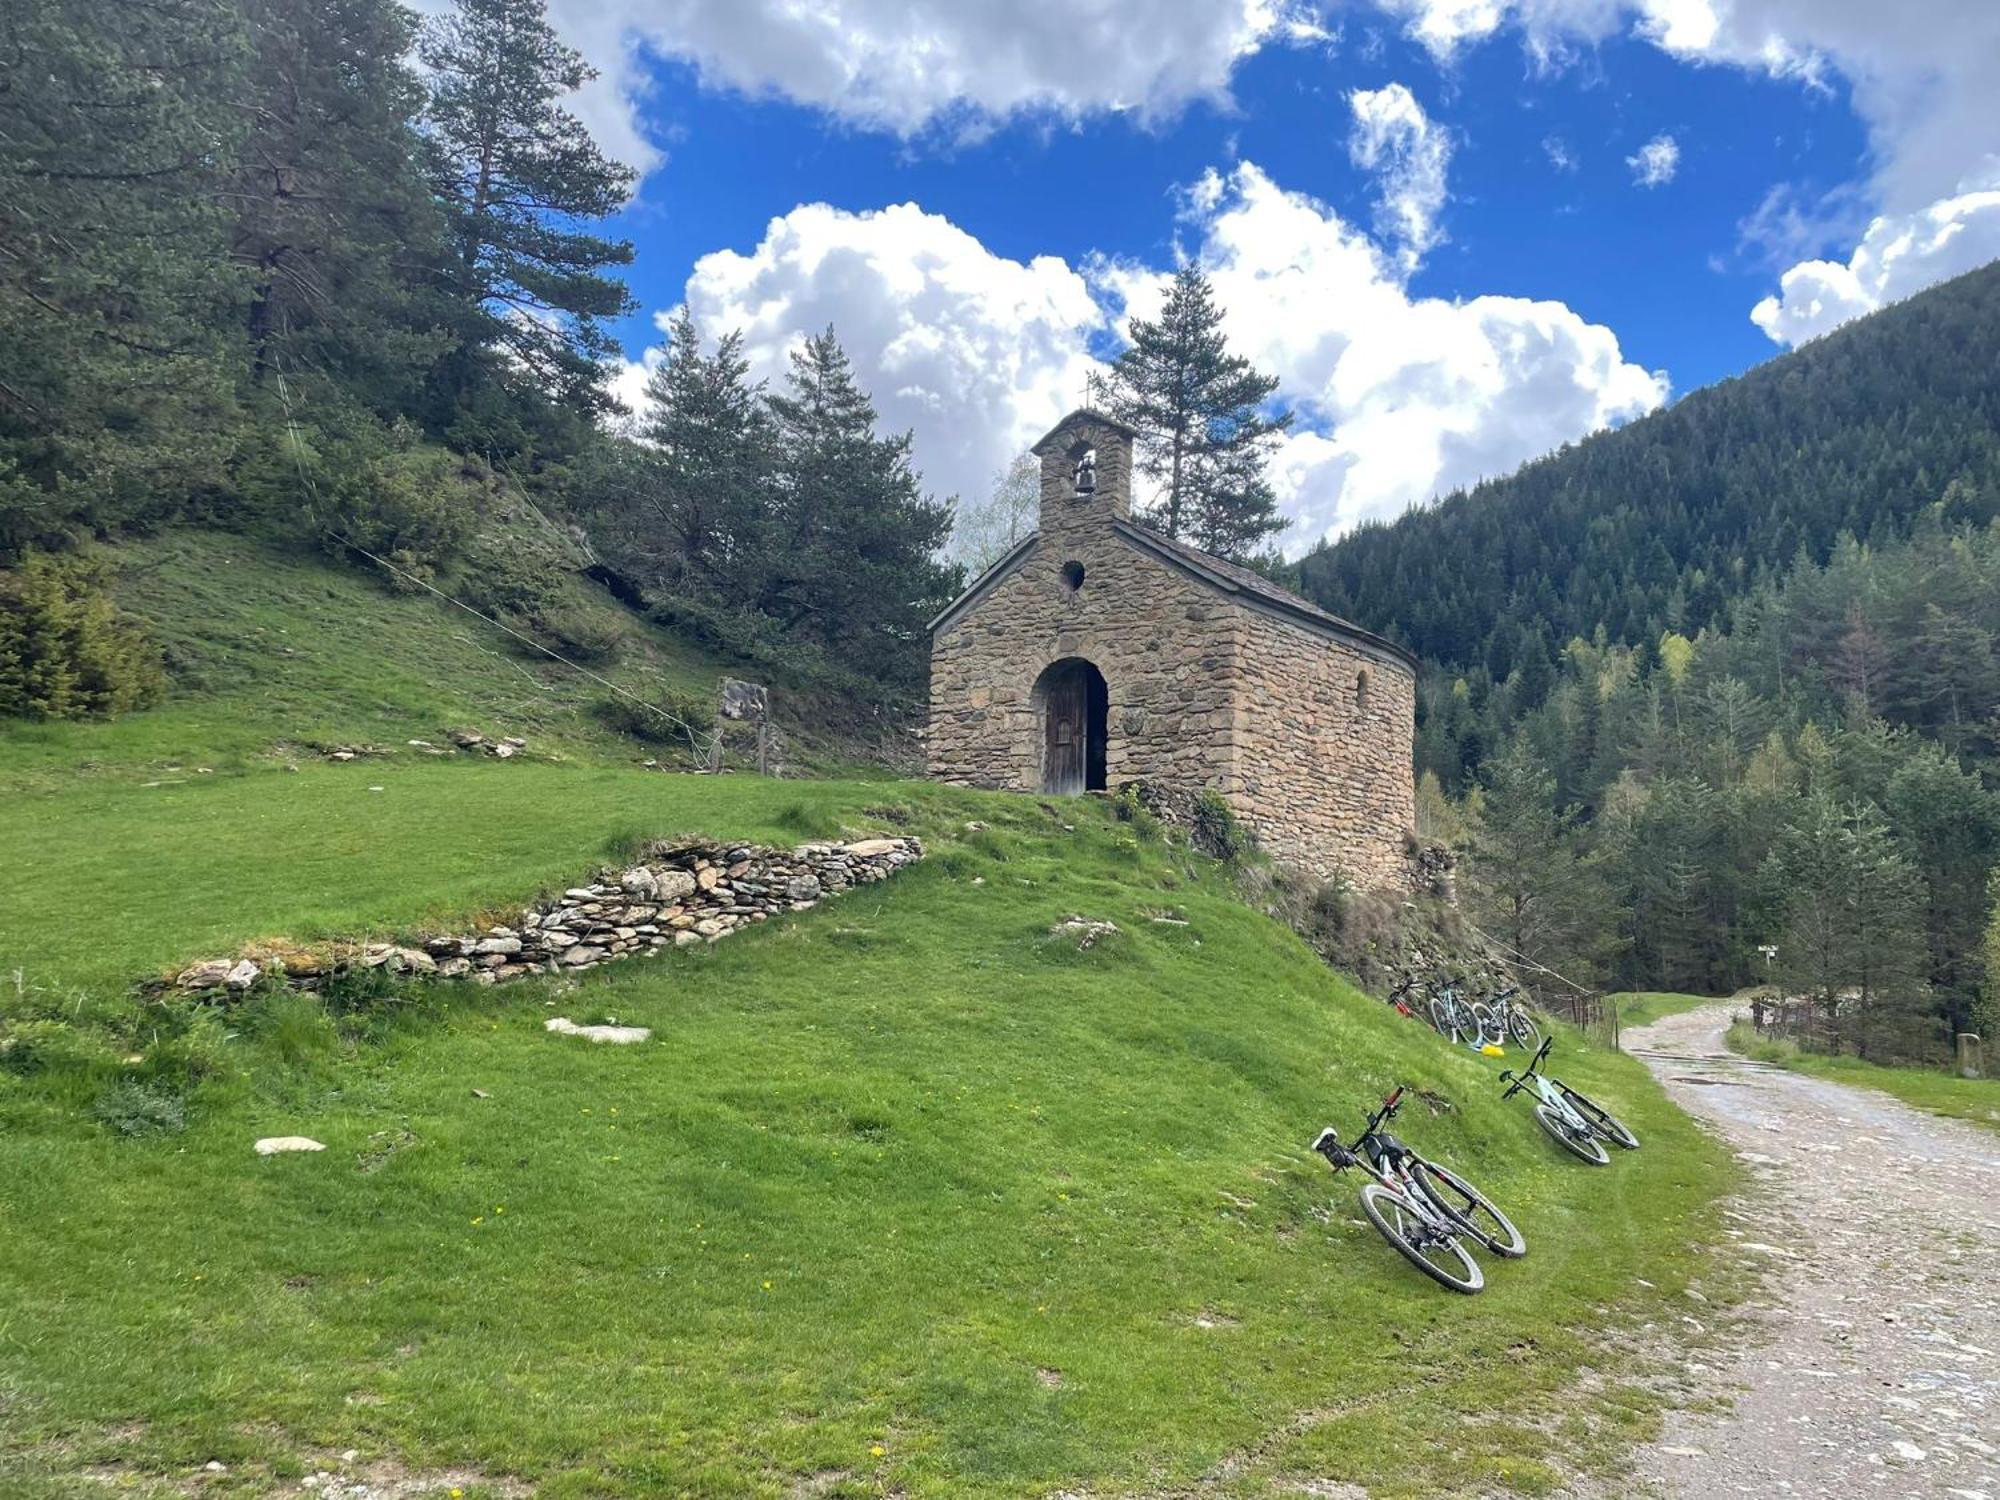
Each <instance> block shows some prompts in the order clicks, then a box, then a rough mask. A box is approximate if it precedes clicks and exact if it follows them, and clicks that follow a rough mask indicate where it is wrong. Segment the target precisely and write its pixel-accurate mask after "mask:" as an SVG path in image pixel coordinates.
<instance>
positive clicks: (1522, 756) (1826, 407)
mask: <svg viewBox="0 0 2000 1500" xmlns="http://www.w3.org/2000/svg"><path fill="white" fill-rule="evenodd" d="M1996 349H2000V265H1995V266H1989V267H1987V268H1985V269H1984V270H1981V271H1978V272H1975V273H1974V274H1972V275H1969V276H1966V277H1963V278H1961V279H1959V280H1958V281H1956V282H1953V283H1950V284H1948V285H1945V286H1941V287H1938V288H1936V289H1935V290H1933V291H1930V292H1927V293H1924V294H1923V295H1921V296H1919V297H1916V298H1914V299H1912V300H1911V301H1910V302H1908V303H1906V304H1903V305H1902V306H1899V307H1895V308H1892V309H1889V310H1887V311H1885V312H1882V313H1879V314H1877V315H1875V316H1874V317H1872V318H1868V319H1865V320H1863V321H1861V322H1858V323H1856V324H1854V325H1852V326H1851V327H1849V328H1847V329H1845V330H1843V331H1842V332H1840V333H1837V334H1834V335H1832V336H1830V337H1828V338H1825V339H1823V340H1820V341H1819V342H1817V343H1814V344H1812V345H1810V346H1808V347H1807V348H1805V349H1802V350H1800V351H1799V352H1797V353H1795V354H1791V355H1787V356H1785V357H1784V358H1781V359H1777V360H1774V361H1772V362H1771V363H1770V364H1768V365H1765V366H1763V367H1761V368H1759V369H1757V370H1755V371H1753V372H1751V373H1750V374H1748V375H1746V376H1744V377H1742V378H1741V379H1739V380H1734V381H1730V382H1727V383H1726V384H1724V385H1721V386H1718V387H1716V388H1715V389H1713V390H1709V391H1701V392H1697V393H1696V394H1694V395H1692V396H1689V397H1688V398H1687V399H1686V400H1685V401H1683V402H1681V403H1680V404H1679V405H1677V406H1675V407H1673V408H1672V409H1670V410H1668V411H1665V412H1661V413H1659V414H1657V415H1655V416H1652V417H1649V418H1647V419H1646V420H1644V421H1642V422H1637V423H1634V424H1633V425H1632V426H1630V427H1628V428H1625V429H1623V430H1621V431H1618V432H1614V433H1609V434H1603V435H1600V436H1597V437H1594V438H1591V439H1589V440H1587V441H1585V442H1583V443H1581V444H1579V445H1577V446H1576V447H1574V448H1569V449H1566V450H1565V451H1563V452H1562V453H1560V454H1557V455H1555V456H1554V457H1552V458H1549V459H1546V460H1543V461H1542V462H1540V463H1536V464H1532V465H1530V466H1528V467H1527V468H1525V469H1523V470H1522V471H1521V472H1520V473H1518V474H1516V475H1514V476H1513V477H1512V478H1509V479H1505V480H1499V481H1495V482H1493V483H1491V484H1486V485H1482V486H1480V487H1479V488H1478V489H1476V490H1474V491H1472V492H1470V493H1466V494H1457V495H1453V496H1451V497H1449V498H1448V499H1445V500H1443V501H1441V502H1440V503H1439V504H1437V505H1436V506H1434V507H1430V508H1427V509H1423V510H1420V511H1416V512H1413V513H1412V514H1410V515H1407V516H1405V517H1404V518H1402V519H1401V520H1400V521H1398V522H1396V523H1394V524H1393V525H1388V526H1377V527H1372V528H1368V529H1365V530H1363V531H1361V532H1359V533H1357V534H1356V535H1354V536H1352V537H1349V538H1347V539H1346V540H1344V541H1341V542H1339V543H1336V544H1334V545H1333V546H1330V547H1325V548H1322V549H1320V550H1319V551H1317V552H1315V553H1313V554H1312V555H1310V556H1309V557H1307V558H1306V559H1305V560H1304V562H1303V564H1302V566H1301V570H1300V571H1301V575H1302V579H1303V584H1304V587H1305V588H1306V589H1307V590H1308V591H1309V592H1311V593H1312V594H1313V595H1314V596H1315V597H1316V598H1318V599H1320V600H1321V601H1322V602H1324V603H1326V604H1328V605H1329V606H1330V607H1332V608H1334V609H1336V610H1340V611H1343V612H1345V613H1347V614H1349V615H1350V616H1352V617H1354V618H1356V619H1357V620H1359V621H1361V622H1362V623H1365V624H1367V625H1369V626H1370V627H1372V628H1374V629H1376V630H1380V631H1382V632H1384V633H1385V634H1388V635H1391V636H1395V637H1397V638H1399V639H1402V640H1405V641H1409V642H1411V643H1412V644H1414V645H1415V646H1416V647H1417V648H1418V649H1419V650H1420V651H1422V652H1423V653H1424V654H1425V656H1426V658H1427V660H1428V661H1429V663H1430V666H1429V669H1428V671H1427V672H1426V674H1425V677H1424V680H1423V682H1422V685H1421V687H1420V691H1419V719H1420V724H1419V731H1418V765H1419V769H1420V771H1421V772H1422V774H1423V784H1422V789H1421V796H1420V804H1421V806H1422V807H1423V809H1424V810H1425V818H1426V822H1427V824H1428V827H1427V830H1426V831H1428V832H1431V833H1434V834H1439V835H1442V836H1444V837H1446V838H1447V839H1450V840H1453V841H1455V842H1457V843H1459V844H1460V845H1461V846H1462V847H1464V848H1466V849H1467V850H1468V852H1469V854H1470V856H1471V876H1472V878H1471V880H1470V881H1469V887H1470V890H1471V900H1472V903H1473V905H1474V908H1475V910H1476V911H1477V912H1478V913H1479V914H1480V915H1481V916H1482V918H1483V919H1484V920H1486V921H1487V922H1488V923H1490V924H1491V927H1492V929H1493V930H1494V932H1495V933H1496V934H1497V935H1499V936H1500V937H1501V938H1502V940H1503V941H1505V942H1507V943H1508V944H1509V945H1510V946H1511V947H1513V948H1515V949H1517V950H1518V951H1520V952H1522V953H1524V954H1527V955H1529V956H1530V957H1532V958H1534V959H1535V960H1537V961H1539V962H1543V963H1547V964H1549V965H1551V966H1554V967H1556V968H1559V969H1562V970H1563V971H1565V972H1566V973H1569V974H1571V975H1574V976H1578V977H1599V978H1604V977H1616V978H1617V979H1618V980H1619V981H1621V982H1623V983H1626V984H1629V985H1631V986H1633V987H1635V988H1636V987H1648V988H1652V987H1657V988H1662V989H1696V990H1702V991H1705V992H1714V991H1718V990H1720V991H1726V990H1729V989H1732V988H1734V987H1736V986H1739V985H1743V984H1747V983H1751V982H1755V981H1760V980H1764V979H1776V980H1780V981H1783V982H1784V984H1785V985H1786V987H1787V988H1788V990H1790V991H1791V992H1793V993H1796V994H1801V995H1806V996H1809V997H1811V998H1812V999H1813V1001H1814V1002H1815V1008H1816V1011H1817V1015H1816V1017H1815V1025H1816V1026H1817V1028H1818V1038H1817V1039H1818V1040H1819V1042H1820V1043H1821V1044H1822V1045H1829V1044H1837V1045H1843V1046H1851V1047H1854V1048H1857V1049H1859V1050H1862V1051H1864V1052H1866V1051H1874V1052H1876V1053H1878V1054H1880V1053H1901V1054H1910V1053H1923V1052H1925V1051H1926V1050H1935V1049H1937V1048H1938V1047H1940V1046H1941V1043H1942V1039H1943V1033H1944V1031H1945V1030H1946V1029H1947V1028H1963V1027H1965V1026H1968V1025H1973V1026H1977V1027H1980V1028H1982V1029H1985V1030H1987V1031H1989V1032H1990V1031H1991V1030H1993V1029H1994V1027H1995V1025H1996V1022H2000V1005H1996V1003H1995V999H1994V990H1995V986H1996V980H2000V976H1994V977H1992V978H1989V977H1987V976H1986V975H1985V967H1986V966H1985V963H1984V961H1983V960H1982V958H1981V929H1982V927H1984V926H1987V925H1988V924H1989V923H1994V926H1993V930H1992V934H1991V935H1990V936H1989V937H1988V938H1987V944H1988V947H1989V949H1991V948H1992V945H1993V944H1994V943H1995V942H1996V941H2000V923H1995V919H1994V918H1993V917H1992V916H1991V915H1990V913H1991V911H1992V906H1993V902H1992V896H1991V895H1990V894H1989V882H1990V881H1992V880H1993V878H1994V874H1993V872H1994V867H1995V864H1996V859H1997V858H2000V799H1996V796H1995V787H1996V785H2000V650H1996V643H2000V523H1996V521H1995V519H1994V518H1995V516H1996V515H2000V366H1996V362H1995V355H1994V351H1995V350H1996ZM1766 949H1770V950H1773V951H1771V952H1768V953H1767V952H1766V951H1765V950H1766ZM1993 951H2000V949H1994V950H1993ZM1982 987H1983V988H1982ZM1982 996H1983V997H1984V998H1983V999H1982Z"/></svg>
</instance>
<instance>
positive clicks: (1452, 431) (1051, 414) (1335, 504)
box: [620, 162, 1667, 550]
mask: <svg viewBox="0 0 2000 1500" xmlns="http://www.w3.org/2000/svg"><path fill="white" fill-rule="evenodd" d="M1182 230H1183V233H1184V235H1185V236H1186V237H1187V238H1188V239H1189V240H1190V241H1191V242H1192V244H1191V249H1192V254H1193V256H1194V258H1195V259H1196V260H1198V261H1199V263H1200V264H1201V265H1202V266H1203V267H1204V268H1205V269H1206V270H1207V271H1208V272H1209V274H1210V275H1211V277H1212V278H1213V280H1214V283H1215V288H1216V294H1217V299H1218V301H1219V302H1220V303H1221V304H1222V306H1223V307H1224V309H1225V310H1226V318H1227V324H1226V332H1227V334H1228V337H1229V340H1230V344H1231V346H1232V347H1233V348H1234V349H1236V350H1237V351H1238V352H1240V353H1242V354H1244V355H1246V356H1247V357H1249V358H1250V359H1251V360H1253V361H1254V362H1255V363H1256V364H1257V365H1258V366H1259V367H1260V368H1262V369H1264V370H1266V371H1268V372H1270V373H1272V374H1274V375H1276V376H1277V377H1278V378H1279V381H1280V386H1279V396H1280V398H1281V399H1282V400H1284V401H1285V402H1287V403H1289V404H1291V405H1293V406H1295V407H1296V408H1297V409H1298V411H1299V413H1300V422H1299V426H1298V428H1297V430H1296V431H1295V432H1294V433H1293V434H1292V435H1291V436H1290V437H1289V438H1288V439H1287V441H1286V443H1285V446H1284V448H1283V450H1282V451H1281V452H1280V453H1279V455H1278V457H1277V461H1276V462H1275V464H1274V465H1273V473H1272V478H1273V482H1274V484H1275V486H1276V487H1277V489H1278V492H1279V496H1280V500H1281V502H1282V504H1283V506H1284V508H1285V512H1286V515H1287V518H1288V521H1289V523H1290V524H1289V526H1288V529H1287V531H1286V533H1285V535H1284V537H1283V538H1282V541H1283V544H1284V545H1285V546H1286V547H1288V548H1290V549H1293V550H1297V549H1299V548H1302V547H1305V546H1308V545H1310V544H1311V543H1312V542H1314V541H1316V540H1317V539H1318V538H1320V537H1321V536H1324V535H1329V534H1333V533H1337V532H1339V531H1343V530H1345V529H1347V528H1348V527H1350V526H1352V525H1353V524H1354V523H1355V522H1357V521H1360V520H1362V519H1365V518H1370V517H1387V516H1392V515H1395V514H1397V513H1398V512H1400V511H1401V510H1402V509H1403V508H1404V507H1406V506H1407V505H1409V504H1410V503H1411V502H1413V501H1419V500H1425V499H1428V498H1430V497H1431V496H1432V495H1434V494H1436V493H1438V492H1439V491H1441V490H1445V489H1449V488H1451V487H1453V486H1456V485H1459V484H1465V483H1469V482H1471V481H1473V480H1475V479H1478V478H1480V477H1482V476H1485V475H1489V474H1499V473H1504V472H1506V471H1507V470H1509V469H1511V468H1513V467H1514V466H1515V465H1517V464H1519V463H1521V462H1523V461H1524V460H1526V459H1530V458H1533V457H1535V456H1536V455H1538V454H1541V453H1544V452H1546V451H1548V450H1549V449H1550V448H1553V447H1555V446H1557V445H1558V444H1560V443H1562V442H1565V441H1568V440H1571V439H1574V438H1578V437H1581V436H1583V435H1584V434H1586V433H1588V432H1591V431H1593V430H1595V429H1597V428H1600V427H1604V426H1607V425H1610V424H1613V423H1617V422H1621V421H1624V420H1626V419H1628V418H1630V417H1634V416H1637V415H1640V414H1641V413H1643V412H1645V411H1648V410H1650V409H1651V408H1653V407H1655V406H1657V405H1658V404H1660V402H1662V401H1663V400H1664V399H1665V398H1666V395H1667V382H1666V379H1665V377H1664V375H1661V374H1657V373H1655V372H1652V371H1648V370H1645V369H1642V368H1641V367H1639V366H1637V365H1634V364H1632V363H1631V362H1630V361H1628V360H1626V359H1625V358H1624V356H1623V355H1622V353H1621V352H1620V350H1619V347H1618V340H1617V337H1616V336H1615V335H1614V334H1613V333H1612V332H1611V330H1610V329H1608V328H1604V327H1602V326H1601V325H1597V324H1593V323H1588V322H1586V321H1585V320H1584V319H1582V318H1581V317H1579V316H1577V314H1576V313H1575V312H1573V311H1572V310H1570V309H1569V308H1568V307H1566V306H1564V305H1563V304H1562V303H1560V302H1545V301H1530V300H1527V299H1524V298H1517V297H1475V298H1473V299H1471V300H1470V301H1464V302H1454V301H1448V300H1445V299H1443V298H1436V297H1412V296H1411V295H1410V294H1409V292H1408V291H1407V289H1406V287H1405V281H1404V273H1403V271H1402V269H1401V268H1400V266H1399V264H1398V262H1397V261H1396V259H1395V258H1394V257H1393V256H1392V255H1391V254H1390V253H1389V252H1388V251H1386V250H1385V249H1383V248H1382V247H1381V246H1380V245H1379V244H1378V243H1377V242H1376V241H1375V239H1374V238H1373V237H1371V236H1370V235H1369V234H1368V233H1367V232H1366V231H1365V230H1363V229H1361V228H1359V227H1357V226H1355V225H1352V224H1349V223H1347V222H1345V221H1344V220H1342V219H1341V218H1340V216H1339V215H1338V214H1337V213H1335V212H1334V210H1333V209H1331V208H1330V207H1328V206H1326V205H1325V204H1322V203H1320V202H1318V201H1316V200H1314V199H1312V198H1309V197H1307V196H1305V195H1304V194H1301V193H1293V192H1287V191H1285V190H1284V189H1282V188H1281V187H1279V186H1278V185H1277V184H1276V183H1275V182H1273V181H1272V180H1271V178H1270V177H1269V176H1268V175H1267V174H1266V173H1265V172H1264V171H1263V170H1262V169H1261V168H1259V167H1257V166H1256V165H1254V164H1252V163H1247V162H1246V163H1241V164H1239V165H1237V166H1236V167H1234V168H1233V169H1232V170H1230V171H1229V172H1227V173H1226V174H1225V173H1222V172H1210V173H1208V174H1206V175H1205V176H1204V177H1203V178H1202V179H1200V180H1199V181H1198V182H1196V183H1195V184H1194V185H1193V186H1192V187H1191V188H1190V189H1189V191H1188V192H1187V193H1186V195H1185V200H1184V206H1183V224H1182ZM1170 275H1171V273H1170V271H1169V270H1167V269H1166V268H1163V267H1159V266H1153V265H1144V264H1137V263H1132V262H1113V261H1109V260H1102V259H1099V260H1094V261H1093V262H1092V263H1090V264H1089V265H1087V266H1085V267H1082V268H1078V267H1073V266H1071V265H1069V264H1067V263H1065V262H1064V261H1062V260H1061V259H1058V258H1055V257H1050V256H1043V257H1037V258H1036V259H1034V260H1031V261H1027V262H1022V261H1016V260H1010V259H1008V258H1007V257H1005V256H999V255H995V254H994V253H992V252H991V251H990V250H988V249H987V248H986V247H985V246H983V245H982V244H980V243H979V241H978V240H976V239H975V238H973V237H972V236H971V235H969V234H967V233H966V232H965V231H964V230H962V229H960V228H958V227H957V226H956V225H954V224H952V223H951V222H950V221H949V220H947V219H945V218H943V217H941V216H939V215H937V214H931V213H926V212H925V211H923V210H922V209H921V208H918V207H917V206H915V205H913V204H902V205H899V206H896V207H892V208H886V209H882V210H879V211H875V212H868V213H851V212H847V211H845V210H841V209H836V208H831V207H828V206H827V205H825V204H805V205H802V206H800V207H798V208H795V209H793V210H792V211H791V212H790V213H787V214H784V215H782V216H780V217H779V218H776V219H773V220H772V221H771V222H770V225H769V226H768V227H767V229H766V230H765V233H764V237H763V239H762V240H761V241H760V242H759V243H758V244H757V246H756V247H755V248H754V249H752V250H750V251H748V252H739V251H735V250H722V251H717V252H715V253H713V254H710V255H706V256H704V257H702V259H701V260H700V261H699V262H698V263H697V264H696V267H695V270H694V274H693V275H692V276H691V277H690V278H689V281H688V284H687V304H688V306H689V307H690V309H691V310H692V311H693V313H694V315H695V317H696V319H697V321H698V322H699V323H700V324H701V326H702V329H703V331H704V332H705V333H706V334H707V335H708V336H710V337H711V338H713V337H716V336H719V335H721V334H723V333H725V332H727V331H729V330H731V329H741V330H743V333H744V336H745V347H746V352H747V353H748V355H749V357H750V359H751V363H752V368H753V372H754V373H755V374H756V375H757V376H760V377H763V378H767V379H770V380H772V381H773V382H774V383H776V382H778V381H780V380H782V379H783V376H784V373H785V369H786V356H787V354H788V353H789V351H790V350H791V349H792V348H794V347H796V346H797V344H798V342H799V340H800V339H801V338H802V337H803V336H804V334H805V333H806V332H808V331H811V330H816V329H819V328H822V327H825V326H826V325H827V324H828V323H831V324H832V325H833V326H834V328H835V330H836V332H837V333H838V334H839V336H840V339H841V343H842V345H843V346H844V347H845V348H846V350H847V352H848V355H849V356H850V358H851V359H852V360H853V362H854V365H855V370H856V373H857V376H858V377H859V379H860V380H861V382H862V384H863V385H864V387H866V388H867V389H868V390H869V391H870V392H871V393H872V394H873V396H874V398H875V402H876V405H877V407H878V409H879V411H880V412H881V415H882V419H883V423H884V425H885V426H886V427H888V428H891V429H901V428H905V427H907V428H910V429H912V430H914V432H915V433H916V457H917V462H918V465H919V467H920V468H921V469H922V470H923V471H924V475H925V480H926V483H927V485H928V486H929V487H930V488H931V489H932V490H933V491H934V492H935V493H938V494H951V493H957V494H961V495H983V494H985V493H986V491H987V488H988V486H989V485H990V484H991V482H992V479H993V476H994V475H995V473H996V472H997V471H998V470H1000V469H1001V468H1002V467H1004V466H1005V464H1006V463H1007V462H1008V460H1009V459H1011V458H1012V457H1013V456H1014V455H1015V454H1017V453H1019V452H1020V451H1021V449H1022V448H1024V447H1025V446H1026V445H1027V444H1029V443H1031V442H1032V441H1034V439H1036V438H1037V437H1039V436H1041V434H1042V433H1043V432H1044V431H1046V430H1047V429H1048V428H1049V427H1050V426H1051V425H1053V424H1054V422H1055V421H1056V419H1057V418H1059V417H1060V416H1061V415H1062V414H1063V413H1064V412H1065V411H1067V410H1068V409H1069V408H1071V407H1073V406H1075V405H1077V404H1078V403H1079V402H1080V401H1081V400H1082V399H1083V395H1084V387H1085V381H1086V378H1087V376H1088V374H1089V372H1090V371H1091V370H1092V369H1093V368H1095V367H1096V361H1095V360H1094V358H1093V356H1092V353H1091V347H1092V343H1093V340H1096V339H1100V338H1101V337H1102V336H1103V335H1105V334H1107V333H1109V332H1111V331H1112V330H1113V329H1114V328H1115V327H1122V326H1123V321H1124V320H1125V319H1128V318H1130V317H1134V316H1137V317H1150V316H1153V315H1155V314H1156V313H1157V311H1158V309H1159V306H1160V302H1161V300H1162V298H1163V297H1164V295H1165V287H1166V283H1167V281H1168V280H1169V279H1170ZM658 358H659V353H658V351H657V350H649V351H648V352H647V355H646V357H645V359H643V360H641V361H638V362H635V363H633V364H631V365H629V366H628V367H627V368H626V370H625V372H624V376H623V380H622V382H621V387H620V389H621V391H622V393H623V394H625V396H626V397H627V399H628V400H632V401H634V402H635V403H636V399H637V397H638V394H639V390H640V388H641V387H642V385H643V382H644V378H645V372H646V369H647V368H648V367H650V365H651V364H653V363H656V362H657V360H658Z"/></svg>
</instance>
